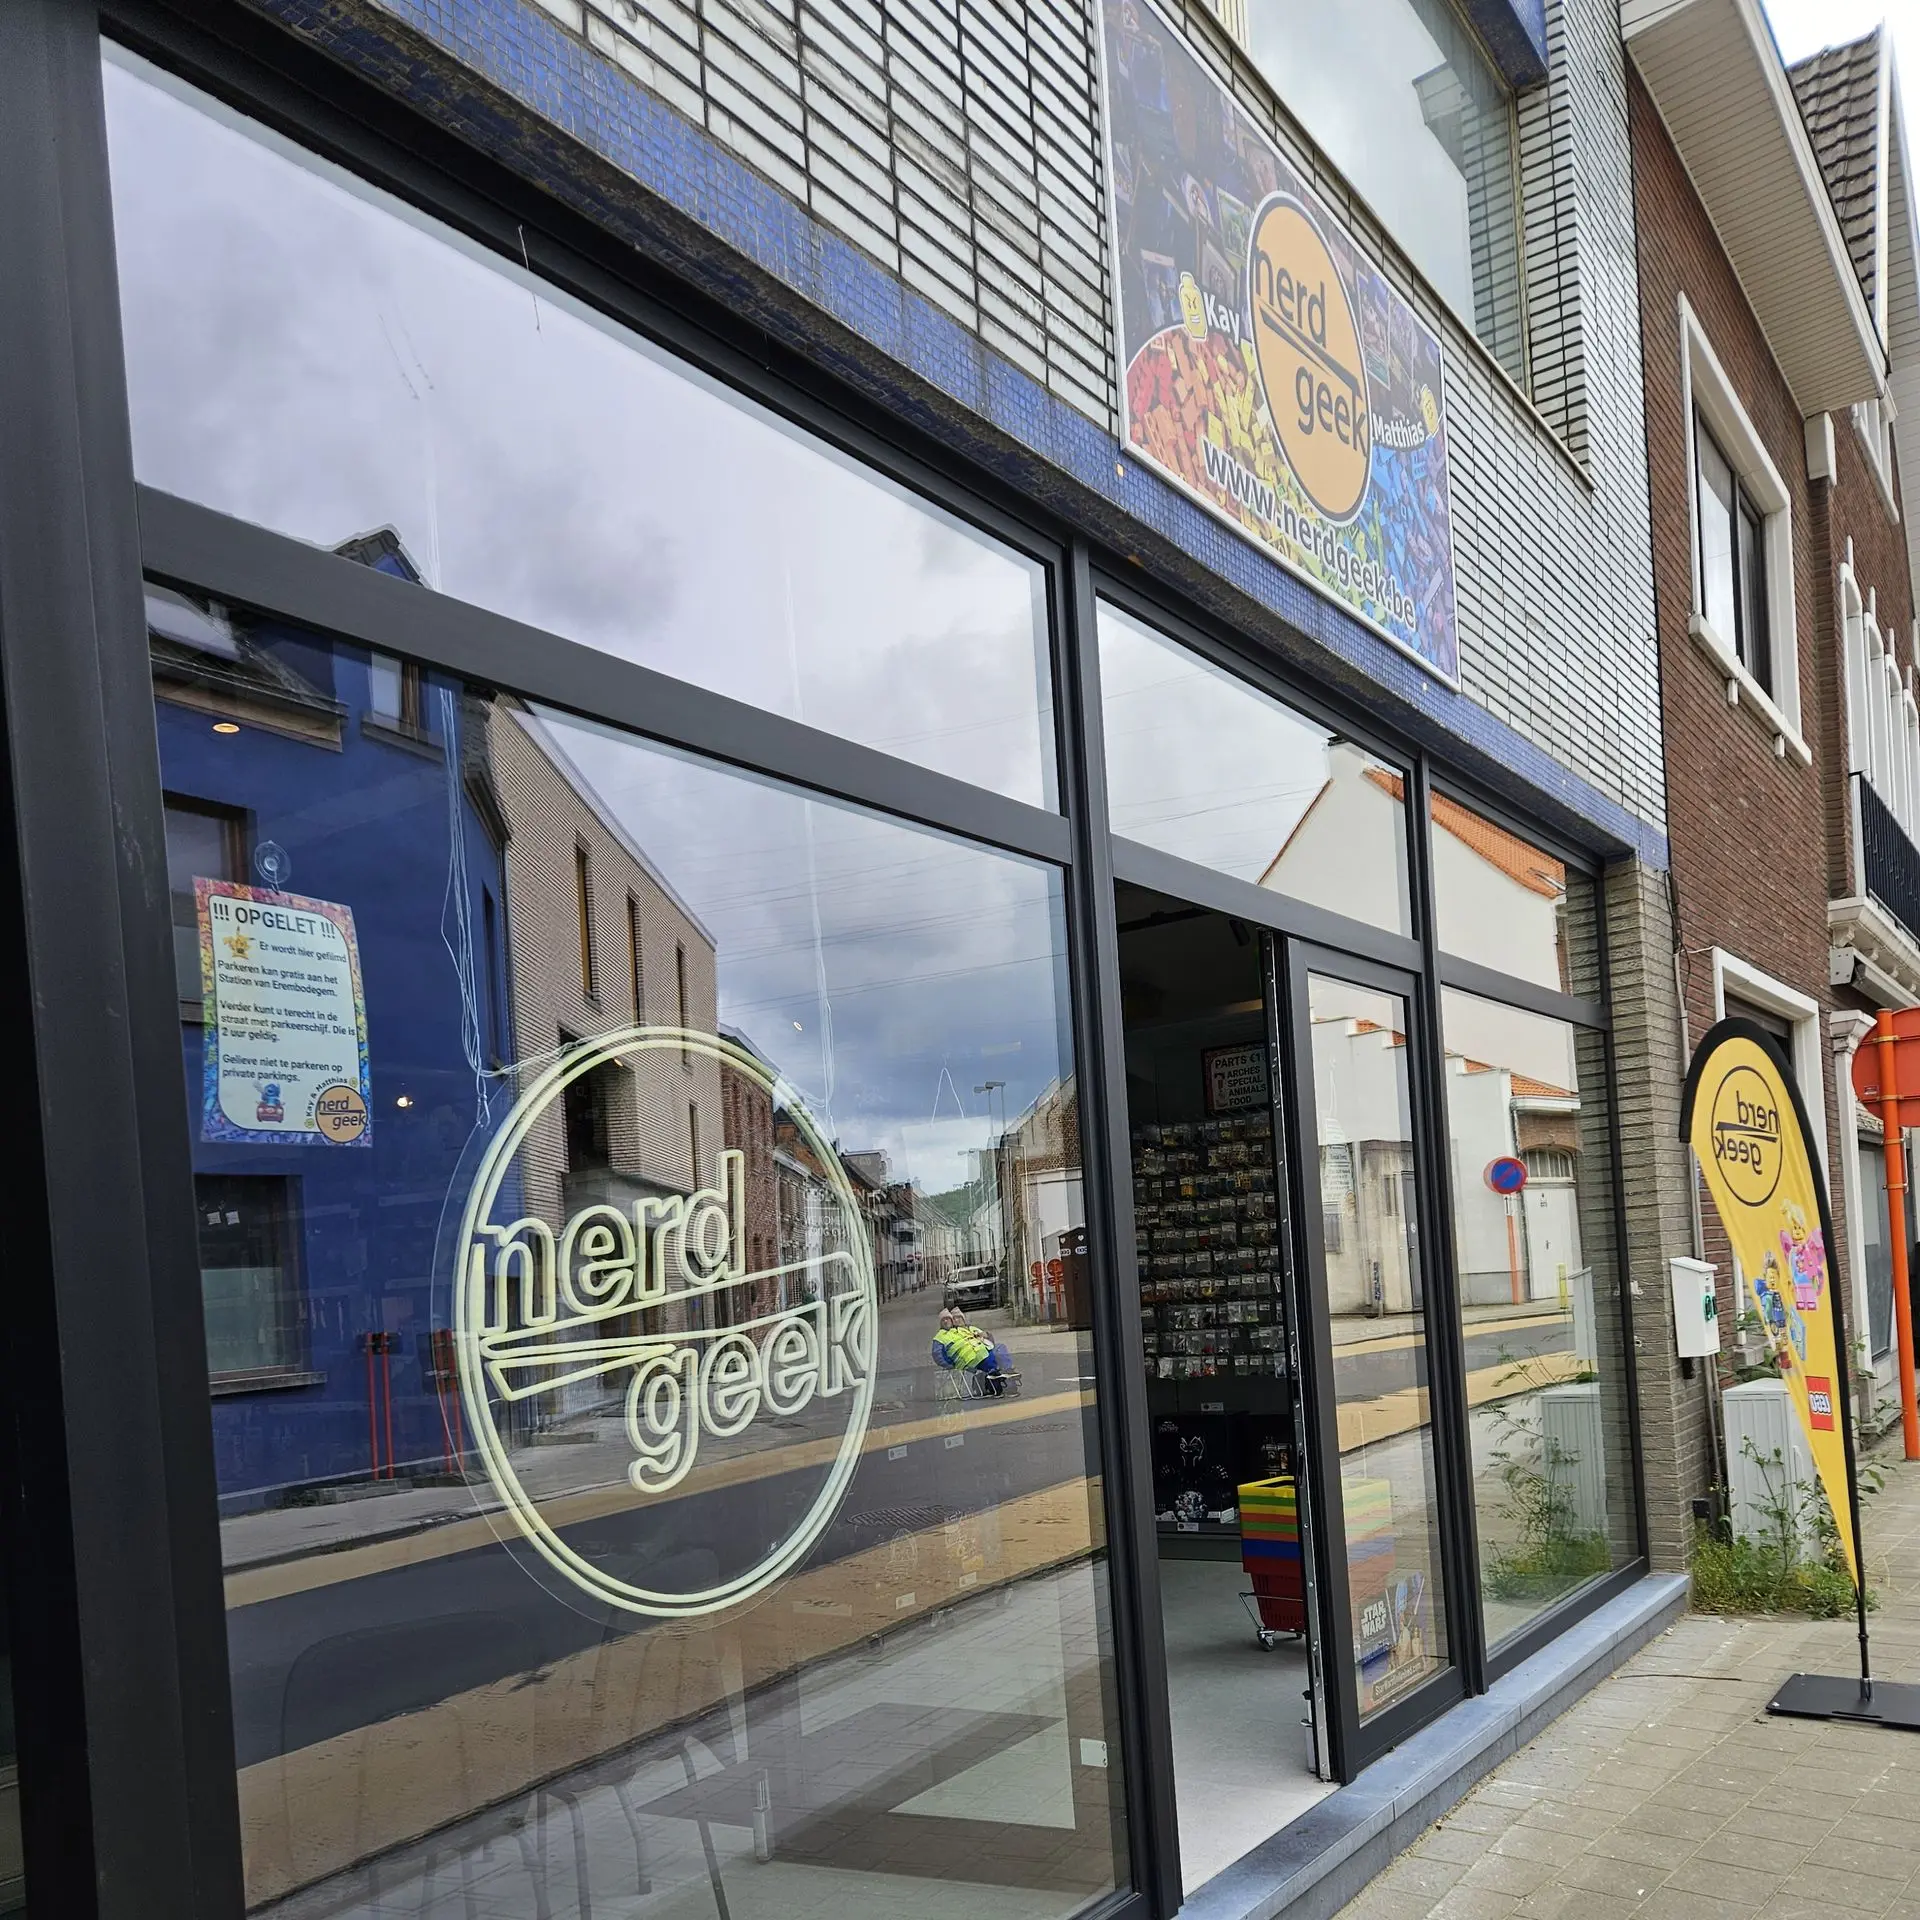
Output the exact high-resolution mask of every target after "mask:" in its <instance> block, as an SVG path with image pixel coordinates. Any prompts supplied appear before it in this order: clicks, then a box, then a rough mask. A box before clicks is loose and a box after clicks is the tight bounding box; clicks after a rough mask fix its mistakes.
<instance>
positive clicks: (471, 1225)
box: [453, 1026, 879, 1619]
mask: <svg viewBox="0 0 1920 1920" xmlns="http://www.w3.org/2000/svg"><path fill="white" fill-rule="evenodd" d="M669 1051H671V1052H677V1053H680V1054H682V1055H683V1056H684V1055H685V1054H690V1053H691V1054H698V1055H701V1056H703V1057H705V1058H707V1059H710V1060H713V1061H716V1062H717V1063H719V1064H720V1065H722V1066H727V1067H731V1068H732V1069H733V1070H734V1071H735V1072H736V1073H740V1074H742V1075H744V1076H745V1077H746V1078H748V1079H750V1080H752V1081H753V1082H754V1083H755V1084H756V1085H757V1086H759V1087H760V1088H761V1090H762V1091H763V1092H765V1093H766V1094H768V1095H769V1096H770V1097H771V1098H772V1099H773V1100H774V1101H775V1103H776V1104H777V1105H779V1106H781V1107H782V1108H784V1109H785V1111H786V1112H787V1113H788V1115H789V1116H790V1117H791V1118H792V1119H793V1121H794V1124H795V1125H796V1126H797V1127H798V1128H799V1130H800V1133H801V1135H802V1137H803V1138H804V1139H805V1141H806V1143H807V1145H808V1146H809V1147H810V1148H811V1149H812V1151H813V1154H814V1156H815V1158H816V1160H817V1161H818V1163H819V1165H820V1167H821V1169H822V1170H823V1172H824V1173H825V1174H826V1177H827V1181H828V1184H829V1185H830V1186H831V1187H832V1189H833V1190H834V1193H835V1197H836V1198H837V1199H838V1200H839V1201H840V1204H841V1205H842V1206H843V1207H844V1208H845V1210H846V1216H847V1221H848V1226H849V1234H848V1238H849V1240H850V1242H851V1246H850V1249H849V1250H850V1252H851V1254H852V1258H853V1264H854V1270H855V1275H856V1282H857V1285H856V1289H855V1290H856V1292H857V1294H858V1296H859V1297H860V1299H861V1300H862V1301H863V1302H864V1304H865V1306H866V1309H867V1316H868V1317H867V1325H868V1328H869V1331H870V1335H871V1339H872V1341H873V1346H874V1353H873V1358H872V1360H871V1361H870V1362H869V1364H868V1365H867V1366H866V1367H865V1368H864V1369H863V1371H862V1373H861V1377H860V1378H859V1379H858V1380H857V1381H856V1382H855V1383H854V1386H853V1389H852V1391H853V1411H852V1413H851V1415H850V1416H849V1418H848V1421H847V1429H846V1432H845V1434H844V1435H843V1436H842V1438H841V1442H840V1447H839V1450H838V1452H837V1453H836V1455H835V1457H834V1462H833V1468H832V1471H831V1472H830V1473H829V1475H828V1477H827V1481H826V1484H825V1485H824V1486H823V1487H822V1488H821V1490H820V1492H819V1493H818V1494H817V1495H816V1496H815V1498H814V1503H813V1506H812V1507H811V1508H810V1509H809V1511H808V1513H807V1516H806V1518H805V1519H804V1520H803V1521H802V1522H801V1523H800V1525H799V1526H798V1527H797V1528H796V1529H795V1530H794V1532H793V1533H791V1534H790V1535H789V1536H788V1537H787V1539H786V1540H785V1541H783V1542H782V1543H781V1544H780V1546H779V1547H778V1548H777V1549H776V1550H775V1551H774V1552H772V1553H770V1554H769V1555H768V1556H767V1557H766V1558H765V1559H763V1560H762V1561H761V1562H760V1563H759V1565H758V1566H756V1567H754V1568H752V1569H750V1570H749V1571H748V1572H746V1573H744V1574H740V1575H737V1576H736V1577H735V1578H734V1579H732V1580H727V1581H723V1582H721V1583H720V1584H719V1585H718V1586H714V1587H708V1588H704V1589H702V1590H701V1591H699V1592H696V1593H687V1594H667V1593H659V1592H655V1591H653V1590H652V1589H649V1588H645V1587H637V1586H631V1585H629V1584H628V1583H627V1582H625V1581H622V1580H616V1579H614V1578H613V1577H612V1576H611V1575H610V1574H608V1573H606V1572H605V1571H604V1570H602V1569H601V1568H599V1567H597V1566H595V1565H594V1564H593V1562H591V1561H590V1560H587V1559H585V1558H584V1557H583V1556H582V1555H580V1554H578V1553H576V1552H575V1551H574V1550H573V1549H572V1548H571V1547H569V1546H568V1545H567V1544H566V1542H565V1541H563V1540H562V1539H561V1538H560V1536H559V1534H558V1533H557V1532H556V1531H555V1530H554V1529H553V1527H552V1526H551V1525H549V1524H548V1522H547V1520H546V1517H545V1516H544V1515H543V1514H542V1513H541V1512H540V1510H539V1505H538V1503H537V1502H536V1501H535V1500H534V1499H533V1497H532V1496H531V1495H530V1494H529V1493H528V1492H527V1490H526V1489H525V1488H524V1487H523V1486H522V1485H521V1484H520V1479H519V1476H518V1475H517V1474H516V1473H515V1472H514V1470H513V1466H512V1463H511V1462H510V1461H509V1459H508V1458H507V1453H506V1449H505V1447H504V1446H503V1445H502V1444H501V1442H500V1435H499V1432H498V1429H497V1427H496V1425H495V1423H494V1418H493V1409H492V1405H491V1402H490V1401H489V1399H488V1396H487V1391H486V1381H485V1377H484V1374H483V1371H482V1363H481V1355H480V1332H479V1330H478V1329H477V1328H476V1327H475V1326H474V1325H473V1324H472V1308H471V1305H470V1302H469V1299H468V1274H467V1256H468V1249H469V1248H471V1247H472V1246H473V1245H474V1244H475V1241H476V1240H477V1238H478V1236H479V1231H480V1228H481V1225H482V1223H483V1222H485V1221H486V1220H488V1219H489V1218H490V1217H491V1215H492V1212H493V1207H494V1203H495V1201H496V1200H497V1199H498V1197H499V1189H500V1184H501V1181H502V1180H503V1178H504V1177H505V1175H506V1172H507V1169H508V1168H509V1167H510V1166H511V1165H512V1164H513V1161H514V1158H515V1156H516V1155H517V1154H518V1153H519V1151H520V1149H521V1147H522V1146H523V1145H524V1144H525V1143H526V1138H527V1134H528V1133H529V1131H530V1130H531V1129H532V1127H533V1124H534V1122H535V1121H536V1120H538V1119H539V1117H540V1116H541V1115H542V1114H543V1113H545V1112H546V1111H547V1109H548V1108H549V1107H550V1106H551V1105H552V1104H553V1102H554V1100H555V1099H556V1098H557V1097H558V1096H559V1095H560V1094H561V1093H562V1092H564V1091H565V1089H566V1088H567V1087H568V1086H569V1085H570V1084H571V1083H572V1082H573V1081H574V1080H576V1079H578V1078H579V1077H580V1076H581V1075H582V1074H585V1073H590V1072H592V1071H593V1070H594V1069H595V1068H596V1067H600V1066H603V1065H605V1064H606V1063H607V1062H608V1061H609V1060H617V1059H621V1058H623V1057H625V1056H627V1055H630V1054H636V1053H664V1052H669ZM694 1171H695V1178H696V1180H697V1179H698V1177H699V1170H698V1169H697V1168H696V1169H695V1170H694ZM455 1246H456V1253H455V1268H454V1276H453V1334H454V1339H453V1345H454V1356H455V1363H456V1366H457V1368H458V1372H459V1384H460V1398H461V1401H462V1402H463V1404H464V1406H465V1408H466V1412H467V1417H468V1419H469V1420H470V1421H471V1423H472V1427H473V1433H474V1439H475V1442H476V1445H477V1446H478V1449H479V1452H480V1455H481V1458H482V1460H483V1462H484V1463H485V1466H486V1470H487V1478H488V1480H489V1482H490V1483H491V1484H492V1486H493V1489H494V1491H495V1492H496V1493H497V1494H498V1495H499V1496H500V1499H501V1502H502V1504H503V1506H504V1507H505V1509H506V1511H507V1512H508V1514H510V1515H511V1516H512V1519H513V1522H514V1524H515V1526H517V1527H518V1528H519V1530H520V1532H521V1535H522V1536H523V1537H524V1538H525V1540H526V1541H527V1543H528V1544H529V1545H530V1546H531V1547H532V1548H533V1549H534V1550H535V1551H536V1552H537V1553H538V1554H539V1555H540V1556H541V1558H542V1559H543V1560H545V1561H546V1562H547V1564H548V1565H549V1566H550V1567H552V1568H553V1570H554V1571H555V1572H556V1573H558V1574H559V1575H560V1576H561V1577H562V1578H563V1579H565V1580H568V1581H570V1582H572V1584H573V1585H575V1586H576V1587H579V1588H581V1589H582V1590H583V1591H584V1592H586V1593H588V1594H590V1595H591V1596H592V1597H594V1598H595V1599H598V1600H601V1601H604V1602H605V1603H606V1604H608V1605H609V1606H613V1607H618V1608H620V1609H622V1610H624V1611H626V1612H629V1613H639V1614H645V1615H648V1616H650V1617H652V1618H656V1619H686V1618H692V1617H696V1616H698V1615H701V1614H707V1613H717V1612H719V1611H720V1610H721V1609H722V1608H724V1607H728V1606H732V1605H735V1604H737V1603H738V1602H740V1601H744V1600H749V1599H752V1598H753V1597H754V1595H756V1594H758V1593H760V1592H762V1591H764V1590H765V1588H767V1587H768V1586H770V1585H771V1584H772V1583H773V1582H774V1581H776V1580H778V1579H780V1578H781V1577H782V1576H783V1575H784V1574H786V1573H787V1572H789V1571H790V1570H791V1568H792V1567H793V1565H794V1564H795V1562H796V1561H798V1560H799V1559H800V1558H801V1557H802V1556H804V1555H805V1554H806V1553H807V1552H808V1551H809V1550H810V1549H811V1548H812V1546H813V1545H814V1543H815V1542H816V1541H817V1540H818V1539H819V1538H820V1535H821V1534H822V1533H823V1532H825V1530H826V1528H827V1527H828V1526H829V1525H830V1524H831V1522H832V1519H833V1516H834V1515H835V1514H836V1513H837V1512H838V1511H839V1508H840V1503H841V1501H842V1500H843V1499H844V1498H845V1496H846V1491H847V1484H848V1482H849V1481H850V1480H851V1479H852V1478H853V1473H854V1469H855V1468H856V1467H857V1466H858V1465H859V1462H860V1456H861V1454H862V1452H863V1451H864V1449H865V1446H866V1439H867V1430H868V1424H869V1421H870V1418H871V1414H872V1409H873V1390H874V1375H875V1372H876V1366H875V1364H874V1363H875V1362H877V1360H878V1346H879V1289H878V1286H877V1285H876V1282H875V1277H874V1270H873V1249H872V1247H871V1245H870V1244H869V1241H868V1237H867V1229H866V1222H865V1220H864V1219H863V1218H862V1216H861V1212H860V1204H859V1200H858V1197H857V1196H856V1195H855V1193H854V1190H853V1184H852V1182H851V1181H849V1180H848V1178H847V1176H846V1170H845V1168H844V1167H843V1166H842V1165H841V1163H840V1156H839V1154H838V1153H836V1152H835V1151H834V1149H833V1148H832V1147H831V1146H830V1145H829V1144H828V1143H827V1142H826V1140H825V1139H823V1138H822V1137H821V1134H820V1131H819V1129H818V1128H817V1127H816V1126H815V1125H814V1123H813V1118H812V1116H811V1115H810V1114H809V1113H808V1112H807V1110H806V1107H805V1105H804V1104H803V1103H802V1102H801V1101H800V1100H799V1099H798V1098H797V1097H796V1095H795V1093H794V1090H793V1088H792V1087H791V1086H790V1085H789V1084H788V1083H787V1082H786V1081H784V1080H782V1079H780V1078H778V1077H777V1076H776V1075H774V1074H772V1073H771V1072H769V1070H768V1069H767V1067H766V1065H765V1064H764V1063H763V1062H762V1061H760V1060H759V1059H757V1058H756V1057H755V1056H754V1055H753V1054H751V1053H749V1052H747V1051H746V1050H745V1049H744V1048H742V1047H738V1046H735V1045H733V1044H732V1043H731V1042H729V1041H726V1040H722V1039H721V1038H719V1036H717V1035H715V1034H703V1033H699V1032H697V1031H695V1030H693V1029H691V1028H685V1027H656V1026H639V1027H624V1028H621V1029H619V1030H618V1031H616V1032H613V1033H607V1034H602V1035H601V1036H600V1037H599V1038H597V1039H595V1040H592V1041H589V1042H587V1043H586V1044H584V1045H582V1046H578V1047H575V1048H572V1049H570V1050H569V1051H568V1052H567V1053H565V1054H563V1055H562V1056H561V1057H560V1058H559V1059H558V1060H555V1061H554V1062H553V1063H552V1064H551V1065H550V1066H548V1067H547V1068H546V1070H545V1071H544V1072H542V1073H541V1075H540V1076H539V1078H538V1079H536V1080H535V1081H534V1082H533V1084H532V1085H531V1086H529V1087H528V1088H527V1089H526V1091H525V1092H523V1093H522V1094H521V1096H520V1098H519V1099H518V1100H517V1101H515V1103H514V1105H513V1108H512V1110H511V1111H510V1112H509V1113H508V1115H507V1118H506V1120H505V1121H504V1122H503V1123H502V1125H501V1128H500V1131H499V1132H498V1133H497V1134H495V1136H494V1138H493V1140H492V1142H491V1143H490V1144H489V1146H488V1148H487V1151H486V1153H485V1155H484V1156H483V1158H482V1160H481V1162H480V1167H479V1170H478V1172H477V1173H476V1174H475V1175H474V1179H473V1184H472V1185H471V1187H469V1189H468V1192H467V1204H466V1207H465V1209H464V1211H463V1212H462V1215H461V1221H460V1235H459V1238H458V1240H457V1241H456V1243H455Z"/></svg>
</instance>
